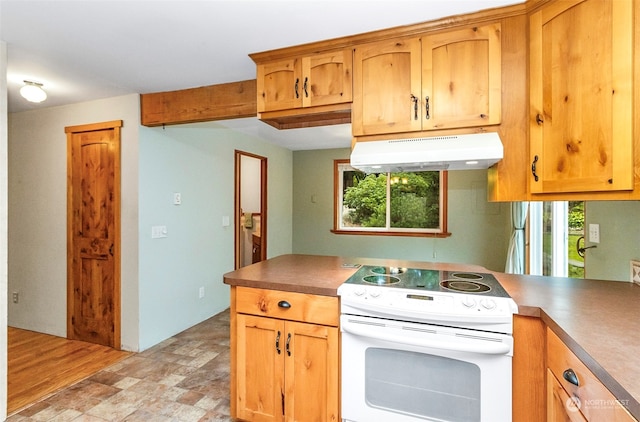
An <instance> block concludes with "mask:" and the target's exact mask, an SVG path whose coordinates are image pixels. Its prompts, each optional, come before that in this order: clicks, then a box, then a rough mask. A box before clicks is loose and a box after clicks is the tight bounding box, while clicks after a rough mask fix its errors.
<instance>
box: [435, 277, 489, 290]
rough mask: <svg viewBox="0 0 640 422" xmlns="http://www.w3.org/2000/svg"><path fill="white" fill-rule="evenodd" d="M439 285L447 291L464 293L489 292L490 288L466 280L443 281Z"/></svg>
mask: <svg viewBox="0 0 640 422" xmlns="http://www.w3.org/2000/svg"><path fill="white" fill-rule="evenodd" d="M480 278H482V277H480ZM440 285H441V286H442V287H444V288H445V289H447V290H453V291H456V292H465V293H484V292H488V291H489V290H491V287H489V286H487V285H486V284H484V283H478V282H477V281H467V280H443V281H441V282H440Z"/></svg>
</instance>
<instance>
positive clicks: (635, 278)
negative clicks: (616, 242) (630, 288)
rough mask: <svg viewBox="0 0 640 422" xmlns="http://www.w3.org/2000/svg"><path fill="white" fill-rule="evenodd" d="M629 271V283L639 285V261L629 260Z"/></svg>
mask: <svg viewBox="0 0 640 422" xmlns="http://www.w3.org/2000/svg"><path fill="white" fill-rule="evenodd" d="M630 267H631V271H630V272H629V281H631V282H632V283H636V284H637V285H640V261H636V260H633V259H632V260H631V266H630Z"/></svg>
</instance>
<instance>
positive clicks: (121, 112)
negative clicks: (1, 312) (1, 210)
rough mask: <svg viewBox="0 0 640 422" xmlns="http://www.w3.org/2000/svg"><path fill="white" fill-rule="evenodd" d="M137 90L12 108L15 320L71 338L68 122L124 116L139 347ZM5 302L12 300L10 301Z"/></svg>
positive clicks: (126, 266) (128, 340)
mask: <svg viewBox="0 0 640 422" xmlns="http://www.w3.org/2000/svg"><path fill="white" fill-rule="evenodd" d="M138 98H139V97H138V95H127V96H122V97H115V98H109V99H105V100H98V101H92V102H87V103H82V104H74V105H68V106H62V107H50V108H43V109H38V110H32V111H26V112H21V113H12V114H10V115H9V287H8V289H9V292H14V291H16V292H18V293H19V295H20V301H19V303H17V304H14V303H12V302H11V301H10V303H9V304H8V306H9V325H11V326H14V327H18V328H24V329H29V330H34V331H39V332H43V333H47V334H52V335H57V336H61V337H66V333H67V327H66V306H67V305H66V304H67V302H66V288H67V273H66V262H67V247H66V230H67V228H66V224H67V217H66V207H67V202H66V201H67V190H66V189H67V179H66V177H67V140H66V134H65V132H64V128H65V127H66V126H74V125H83V124H90V123H97V122H104V121H111V120H123V127H122V134H121V142H122V146H121V161H122V169H121V174H122V260H121V262H122V264H121V265H122V283H121V288H122V321H123V323H122V347H123V348H124V349H127V350H137V346H138V335H139V334H138V236H137V232H138V183H137V180H138V127H139V119H140V118H139V116H140V111H139V99H138ZM5 303H6V302H5Z"/></svg>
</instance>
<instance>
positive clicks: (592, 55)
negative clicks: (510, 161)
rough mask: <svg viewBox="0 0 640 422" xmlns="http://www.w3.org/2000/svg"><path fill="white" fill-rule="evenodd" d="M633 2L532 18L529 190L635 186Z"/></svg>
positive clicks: (574, 3) (576, 5) (602, 0)
mask: <svg viewBox="0 0 640 422" xmlns="http://www.w3.org/2000/svg"><path fill="white" fill-rule="evenodd" d="M633 7H634V6H633V2H632V1H606V0H571V1H557V2H550V3H548V5H545V6H544V7H543V8H542V9H540V10H538V11H536V12H535V13H533V14H532V15H531V16H530V160H531V166H532V171H531V176H530V183H529V185H530V191H531V193H532V194H539V193H558V192H567V193H571V192H608V191H624V190H632V189H633V187H634V174H633V170H634V159H633V157H634V154H633V92H632V85H633V83H632V82H633Z"/></svg>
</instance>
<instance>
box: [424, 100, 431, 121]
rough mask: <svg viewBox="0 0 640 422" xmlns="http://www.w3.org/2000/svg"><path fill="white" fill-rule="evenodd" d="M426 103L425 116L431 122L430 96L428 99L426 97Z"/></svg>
mask: <svg viewBox="0 0 640 422" xmlns="http://www.w3.org/2000/svg"><path fill="white" fill-rule="evenodd" d="M424 102H425V116H424V118H425V119H427V120H429V118H430V117H431V116H429V96H428V95H427V96H426V97H424Z"/></svg>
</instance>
